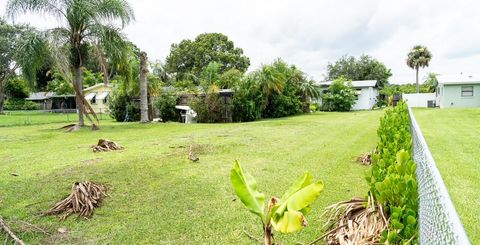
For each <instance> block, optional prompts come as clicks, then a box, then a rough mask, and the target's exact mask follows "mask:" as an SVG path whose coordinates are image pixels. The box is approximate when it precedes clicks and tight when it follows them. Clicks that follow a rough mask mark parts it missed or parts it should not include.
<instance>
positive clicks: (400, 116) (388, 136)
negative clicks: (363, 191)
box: [366, 102, 418, 244]
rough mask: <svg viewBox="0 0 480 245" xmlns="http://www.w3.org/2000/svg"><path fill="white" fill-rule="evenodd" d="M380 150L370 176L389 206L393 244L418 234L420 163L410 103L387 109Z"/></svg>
mask: <svg viewBox="0 0 480 245" xmlns="http://www.w3.org/2000/svg"><path fill="white" fill-rule="evenodd" d="M378 136H379V139H380V140H379V142H378V146H377V152H376V153H375V154H374V155H373V157H372V168H371V171H370V172H369V174H368V175H367V178H366V179H367V181H368V183H369V185H370V191H371V193H372V194H373V196H374V197H375V198H376V199H377V200H378V201H379V202H380V203H382V204H383V205H384V207H386V211H387V213H388V215H389V217H390V232H389V233H388V234H387V233H386V232H385V234H384V238H385V240H388V242H389V243H394V244H396V243H405V242H406V241H408V240H410V239H411V238H412V237H413V238H415V237H416V235H417V233H418V222H417V217H418V216H417V212H418V185H417V181H416V176H415V169H416V164H415V163H414V162H413V160H412V158H411V154H410V153H411V152H412V140H411V135H410V120H409V117H408V109H407V105H406V104H405V103H403V102H400V103H399V104H398V105H397V107H395V108H392V109H388V110H386V111H385V115H384V116H383V118H381V119H380V127H379V128H378Z"/></svg>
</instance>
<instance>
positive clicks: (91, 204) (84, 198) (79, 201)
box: [44, 181, 107, 220]
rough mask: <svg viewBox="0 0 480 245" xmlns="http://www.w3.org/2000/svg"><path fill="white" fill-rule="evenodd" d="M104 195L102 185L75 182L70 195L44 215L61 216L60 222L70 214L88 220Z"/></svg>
mask: <svg viewBox="0 0 480 245" xmlns="http://www.w3.org/2000/svg"><path fill="white" fill-rule="evenodd" d="M106 195H107V194H106V187H105V186H104V185H101V184H95V183H92V182H88V181H85V182H82V183H78V182H76V183H74V184H73V186H72V193H70V195H69V196H68V197H67V198H65V199H63V200H62V201H60V202H58V203H56V204H55V205H54V206H53V207H52V208H51V209H50V210H48V211H47V212H45V213H44V215H61V216H60V219H61V220H65V219H66V218H67V217H68V216H70V215H71V214H78V217H84V218H90V217H92V215H93V212H94V210H95V208H97V207H100V205H101V203H102V200H103V199H104V198H105V197H106Z"/></svg>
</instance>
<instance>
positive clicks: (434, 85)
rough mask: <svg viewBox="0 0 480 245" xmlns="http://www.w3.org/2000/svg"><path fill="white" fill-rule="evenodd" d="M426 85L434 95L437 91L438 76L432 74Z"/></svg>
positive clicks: (428, 77) (429, 74)
mask: <svg viewBox="0 0 480 245" xmlns="http://www.w3.org/2000/svg"><path fill="white" fill-rule="evenodd" d="M424 85H427V86H428V92H430V93H433V92H435V90H436V89H437V86H438V79H437V74H435V73H433V72H430V73H428V75H427V79H426V80H425V82H424Z"/></svg>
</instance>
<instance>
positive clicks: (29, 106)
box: [3, 98, 40, 111]
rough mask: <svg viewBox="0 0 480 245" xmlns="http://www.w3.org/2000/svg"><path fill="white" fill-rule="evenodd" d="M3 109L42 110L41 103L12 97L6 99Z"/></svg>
mask: <svg viewBox="0 0 480 245" xmlns="http://www.w3.org/2000/svg"><path fill="white" fill-rule="evenodd" d="M3 109H4V110H7V111H20V110H40V105H39V104H37V103H35V102H33V101H28V100H24V99H16V98H10V99H8V100H6V101H5V105H4V107H3Z"/></svg>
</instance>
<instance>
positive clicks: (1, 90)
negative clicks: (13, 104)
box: [0, 79, 7, 114]
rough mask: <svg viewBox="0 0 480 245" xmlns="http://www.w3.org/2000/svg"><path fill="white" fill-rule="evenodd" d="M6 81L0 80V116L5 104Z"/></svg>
mask: <svg viewBox="0 0 480 245" xmlns="http://www.w3.org/2000/svg"><path fill="white" fill-rule="evenodd" d="M6 82H7V81H6V79H1V80H0V114H2V113H3V104H4V103H5V83H6Z"/></svg>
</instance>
